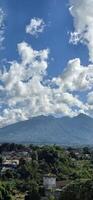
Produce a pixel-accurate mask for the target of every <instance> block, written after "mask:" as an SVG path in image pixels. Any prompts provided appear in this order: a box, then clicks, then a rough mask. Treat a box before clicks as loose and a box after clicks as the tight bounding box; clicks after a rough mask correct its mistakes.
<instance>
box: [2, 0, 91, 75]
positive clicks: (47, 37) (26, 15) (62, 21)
mask: <svg viewBox="0 0 93 200" xmlns="http://www.w3.org/2000/svg"><path fill="white" fill-rule="evenodd" d="M1 7H2V9H3V10H4V12H5V14H6V18H5V24H6V30H5V41H4V47H5V48H4V50H3V51H1V53H0V58H1V59H3V58H6V59H8V60H14V59H18V52H17V44H18V43H20V42H22V41H24V40H25V41H26V42H28V43H29V44H31V45H32V47H33V48H34V49H38V50H40V49H42V48H49V49H50V59H49V67H48V74H49V75H51V76H52V75H58V74H60V73H61V72H62V71H63V69H64V67H65V66H66V64H67V61H68V60H69V59H73V58H76V57H79V58H80V59H81V61H82V63H83V64H86V63H87V62H88V50H87V48H86V47H85V46H84V45H81V44H79V45H77V46H73V45H72V44H69V42H68V41H69V37H70V35H69V33H68V32H71V31H73V18H72V16H71V14H70V12H69V10H68V8H69V1H67V0H63V1H62V0H59V2H58V3H57V1H56V0H52V1H50V0H47V1H46V0H40V1H37V0H31V1H30V0H28V1H26V0H19V1H18V3H17V1H16V0H9V1H8V2H7V1H5V0H3V1H1ZM34 17H39V18H43V20H44V21H45V24H46V28H45V31H44V33H43V34H41V35H40V36H39V37H38V38H37V39H36V38H33V37H31V36H30V35H29V34H26V33H25V26H26V25H27V24H28V23H29V21H30V19H31V18H34ZM51 58H52V59H51Z"/></svg>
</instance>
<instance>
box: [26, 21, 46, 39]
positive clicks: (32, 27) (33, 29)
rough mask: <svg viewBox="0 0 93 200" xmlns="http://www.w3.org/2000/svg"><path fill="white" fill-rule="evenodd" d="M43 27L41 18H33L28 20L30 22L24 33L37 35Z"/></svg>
mask: <svg viewBox="0 0 93 200" xmlns="http://www.w3.org/2000/svg"><path fill="white" fill-rule="evenodd" d="M44 28H45V23H44V21H43V19H40V18H33V19H31V20H30V24H28V25H27V26H26V33H29V34H30V35H32V36H36V37H37V36H38V34H39V33H42V32H43V31H44Z"/></svg>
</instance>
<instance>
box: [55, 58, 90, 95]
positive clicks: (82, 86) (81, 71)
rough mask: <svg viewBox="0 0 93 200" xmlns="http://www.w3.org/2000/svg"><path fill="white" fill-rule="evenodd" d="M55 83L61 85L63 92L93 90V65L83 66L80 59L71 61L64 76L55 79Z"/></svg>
mask: <svg viewBox="0 0 93 200" xmlns="http://www.w3.org/2000/svg"><path fill="white" fill-rule="evenodd" d="M53 82H55V83H56V84H57V85H61V88H62V90H63V91H67V90H68V91H86V90H90V89H93V65H92V64H91V65H88V66H82V65H81V64H80V59H79V58H76V59H73V60H70V61H69V62H68V65H67V67H66V68H65V70H64V72H63V74H62V75H61V76H59V77H57V78H53Z"/></svg>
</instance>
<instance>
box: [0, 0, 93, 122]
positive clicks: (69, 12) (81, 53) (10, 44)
mask: <svg viewBox="0 0 93 200" xmlns="http://www.w3.org/2000/svg"><path fill="white" fill-rule="evenodd" d="M92 5H93V2H92V1H91V2H90V3H88V4H87V1H86V0H82V2H80V0H79V1H78V3H77V1H76V0H75V1H73V0H72V1H69V0H63V1H62V0H59V1H57V0H51V1H50V0H47V1H46V0H39V1H38V0H19V1H18V2H17V1H16V0H9V1H7V0H1V1H0V8H1V10H2V11H3V14H4V17H3V21H2V24H3V25H4V30H3V35H2V34H1V35H2V36H3V37H4V40H3V42H1V50H0V63H1V69H2V68H3V70H1V73H3V74H1V81H0V83H1V86H3V88H1V105H0V108H1V122H2V125H3V124H4V120H5V125H6V124H9V123H13V122H16V121H20V120H24V119H28V118H29V117H32V116H37V115H40V114H45V115H47V114H54V115H55V114H62V115H69V116H74V115H77V114H78V113H80V112H84V113H86V114H89V115H91V116H92V97H93V94H92V83H93V81H92V79H93V78H92V77H91V73H92V68H93V66H92V62H93V59H92V50H91V49H92V40H93V38H92V28H91V26H90V22H91V25H92V23H93V22H92V21H93V16H92V14H91V16H90V13H92V12H91V7H92ZM70 8H71V9H70ZM78 11H80V12H78ZM83 12H85V13H83ZM84 14H86V18H85V19H84V18H83V16H84ZM1 15H2V13H1ZM89 17H90V18H91V20H90V18H89ZM32 19H36V20H37V19H39V20H40V19H41V20H43V23H44V25H45V26H44V29H43V30H42V31H41V32H37V33H36V34H37V37H36V35H32V33H31V32H30V33H27V32H26V27H27V25H31V24H30V22H31V20H32ZM2 24H1V26H0V27H1V29H2ZM82 27H83V28H82ZM71 34H72V38H71ZM75 34H76V36H77V37H76V36H75ZM77 40H78V41H77ZM70 41H71V42H70ZM19 44H20V45H19ZM74 44H75V45H74ZM27 45H28V46H29V48H30V47H31V48H32V49H33V50H34V51H36V50H37V51H38V54H39V55H38V56H39V59H41V60H43V61H44V62H45V63H44V66H43V67H42V69H41V68H40V69H38V72H37V74H38V73H39V74H38V76H37V74H35V75H31V77H29V80H30V79H31V80H32V79H35V80H36V82H37V84H38V85H39V83H40V84H41V83H42V85H40V88H39V89H40V91H41V88H42V90H45V93H46V94H47V96H46V97H45V96H43V94H41V96H39V94H40V93H39V94H38V93H35V92H34V94H32V93H31V94H30V96H29V95H28V97H27V98H26V96H25V95H27V94H25V95H23V94H19V93H18V92H19V91H15V89H14V88H15V87H16V88H17V87H18V88H19V87H20V86H19V85H20V84H21V87H22V88H23V87H24V88H25V87H26V85H23V83H25V82H26V78H25V79H22V77H20V78H18V79H17V78H16V80H17V81H15V83H13V84H14V85H13V84H12V79H11V76H13V75H14V76H15V77H16V76H17V77H18V75H17V73H18V71H17V72H15V73H14V72H11V71H12V70H11V68H16V67H14V62H15V63H16V64H18V65H19V68H20V70H21V67H22V65H23V66H24V62H23V59H24V54H25V58H26V56H27V51H29V52H30V50H31V49H29V48H28V47H27ZM18 46H19V50H18ZM22 48H23V49H22ZM44 49H45V50H47V49H48V50H47V53H46V54H47V56H46V58H45V57H44V54H43V57H42V58H41V55H40V53H39V52H40V51H41V50H42V51H43V50H44ZM30 53H31V52H30ZM43 53H44V52H43ZM77 58H78V59H77ZM33 59H37V57H35V56H34V55H33ZM11 61H13V64H10V63H9V62H11ZM40 64H41V65H42V63H40ZM45 64H46V65H47V67H45ZM12 65H13V67H12ZM28 65H29V66H30V65H33V63H32V60H31V63H29V61H28V60H27V63H26V64H25V66H24V68H26V69H27V67H28ZM89 65H91V66H89ZM76 66H78V67H77V69H76ZM30 67H31V66H30ZM44 67H45V68H44ZM19 68H18V70H19ZM28 68H29V67H28ZM4 69H6V70H5V71H4ZM16 69H17V68H16ZM16 69H15V71H16ZM31 70H32V69H31ZM40 70H41V71H40ZM64 70H65V72H64ZM2 71H3V72H2ZM6 71H7V73H6ZM30 72H31V74H32V73H36V72H32V71H30ZM41 72H42V74H43V75H42V76H41V74H40V73H41ZM24 73H25V72H24ZM74 73H75V75H74ZM11 74H12V75H11ZM26 74H27V72H26ZM45 74H47V75H45ZM72 74H73V77H72ZM76 75H77V77H76ZM34 76H35V77H34ZM36 76H37V77H38V78H37V79H36ZM9 77H10V79H9ZM60 77H61V78H60ZM79 77H80V80H79ZM12 78H13V77H12ZM61 79H62V80H61ZM37 80H39V81H40V82H38V81H37ZM18 81H19V82H18ZM79 82H80V85H79ZM10 83H11V85H12V86H11V87H10V85H9V86H8V84H10ZM28 84H29V85H30V84H31V85H30V86H29V87H30V88H32V89H31V91H33V87H32V83H28ZM6 85H7V86H6ZM77 85H78V86H77ZM44 86H45V88H44ZM9 87H10V90H9V89H7V88H9ZM34 87H37V86H35V85H34ZM46 88H47V89H46ZM52 88H53V90H52ZM57 88H58V89H57ZM35 89H36V88H35ZM39 89H38V90H39ZM16 90H17V89H16ZM49 90H51V91H50V93H49ZM51 93H52V97H51V98H50V94H51ZM18 94H19V96H18ZM35 94H36V97H35ZM21 95H22V96H21ZM33 96H34V99H33ZM64 96H65V97H64ZM40 98H41V99H43V100H42V101H43V104H44V105H46V102H48V106H49V107H46V106H45V107H46V109H45V108H44V105H42V102H41V101H40ZM49 98H50V99H49ZM53 98H54V101H53ZM59 98H60V99H59ZM16 99H17V100H16ZM19 99H20V100H19ZM29 99H30V100H29ZM36 99H37V100H36ZM44 99H45V102H44ZM5 100H6V101H7V102H8V103H6V102H5ZM14 101H15V103H14ZM28 101H29V105H30V108H29V110H30V111H31V112H32V115H30V113H29V112H28V113H25V110H26V108H27V105H28V103H27V102H28ZM39 101H40V102H39ZM10 102H12V103H10ZM33 102H34V103H33ZM35 102H36V104H35ZM51 102H52V103H51ZM60 102H61V103H60ZM33 104H35V106H36V107H37V111H36V110H35V109H34V108H33ZM61 104H62V105H61ZM56 106H57V108H56V109H55V110H54V107H56ZM32 108H33V109H32ZM44 109H45V110H44ZM12 111H13V112H14V116H11V112H12ZM9 116H10V121H9V119H8V118H9ZM12 119H13V120H12Z"/></svg>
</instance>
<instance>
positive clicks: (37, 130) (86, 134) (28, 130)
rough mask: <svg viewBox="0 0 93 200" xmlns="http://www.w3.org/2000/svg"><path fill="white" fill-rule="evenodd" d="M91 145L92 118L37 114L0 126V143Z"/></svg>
mask: <svg viewBox="0 0 93 200" xmlns="http://www.w3.org/2000/svg"><path fill="white" fill-rule="evenodd" d="M2 142H15V143H36V144H62V145H93V118H90V117H89V116H86V115H84V114H80V115H78V116H76V117H73V118H70V117H62V118H56V117H53V116H39V117H34V118H32V119H29V120H27V121H22V122H18V123H16V124H12V125H9V126H7V127H3V128H0V143H2Z"/></svg>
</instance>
